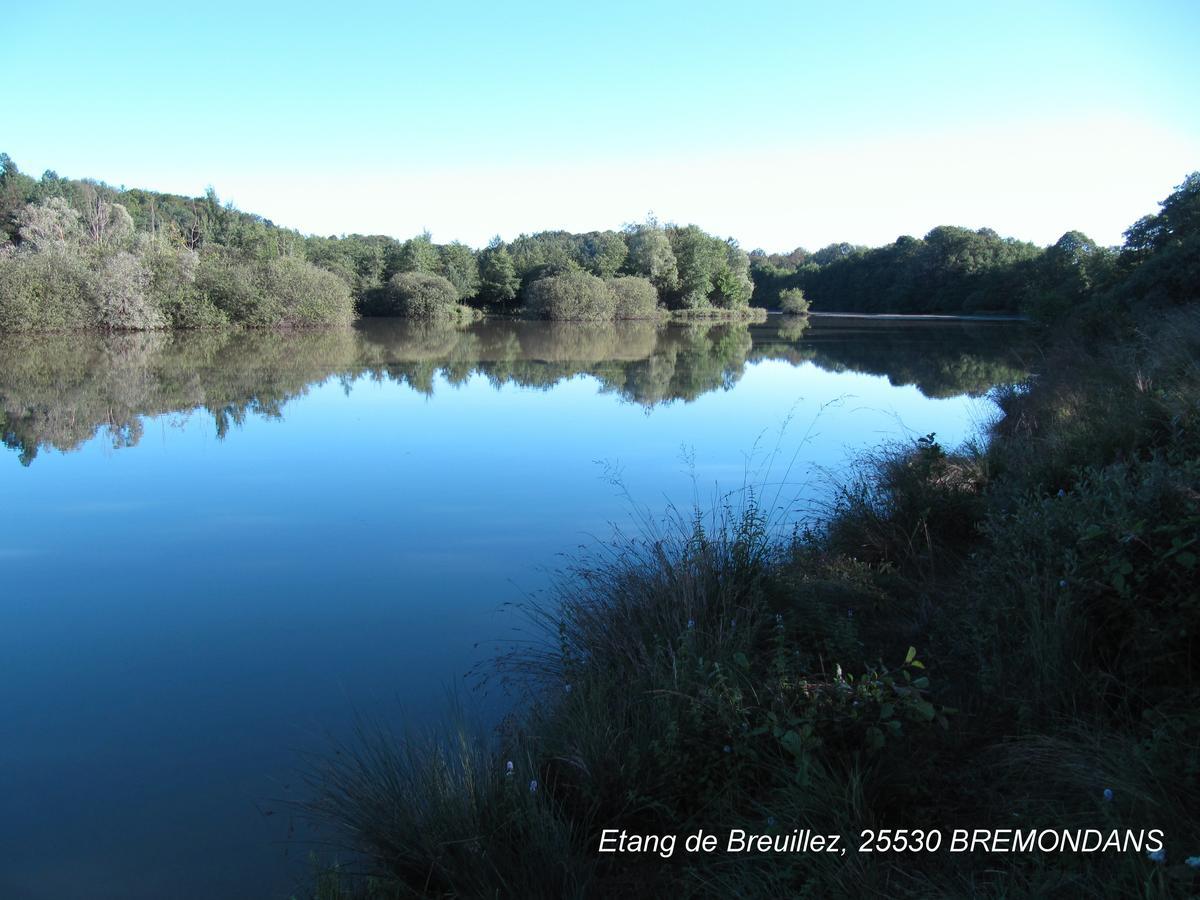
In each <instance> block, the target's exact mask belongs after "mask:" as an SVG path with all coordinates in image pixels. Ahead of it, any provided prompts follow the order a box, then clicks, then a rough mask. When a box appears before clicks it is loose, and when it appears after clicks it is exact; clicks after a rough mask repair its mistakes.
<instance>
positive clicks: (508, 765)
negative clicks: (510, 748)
mask: <svg viewBox="0 0 1200 900" xmlns="http://www.w3.org/2000/svg"><path fill="white" fill-rule="evenodd" d="M512 773H513V764H512V760H511V759H510V760H509V761H508V762H507V763H505V765H504V774H505V775H512Z"/></svg>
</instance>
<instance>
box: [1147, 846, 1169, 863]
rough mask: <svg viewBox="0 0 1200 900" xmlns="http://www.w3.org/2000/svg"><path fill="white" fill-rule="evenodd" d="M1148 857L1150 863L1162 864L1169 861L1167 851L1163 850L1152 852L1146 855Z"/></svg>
mask: <svg viewBox="0 0 1200 900" xmlns="http://www.w3.org/2000/svg"><path fill="white" fill-rule="evenodd" d="M1146 856H1148V857H1149V858H1150V862H1156V863H1160V862H1166V861H1167V851H1166V850H1161V849H1160V850H1150V851H1148V852H1147V853H1146Z"/></svg>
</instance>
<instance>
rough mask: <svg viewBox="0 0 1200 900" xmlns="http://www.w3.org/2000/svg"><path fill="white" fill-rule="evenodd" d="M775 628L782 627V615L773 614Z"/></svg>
mask: <svg viewBox="0 0 1200 900" xmlns="http://www.w3.org/2000/svg"><path fill="white" fill-rule="evenodd" d="M775 627H776V628H782V627H783V613H775Z"/></svg>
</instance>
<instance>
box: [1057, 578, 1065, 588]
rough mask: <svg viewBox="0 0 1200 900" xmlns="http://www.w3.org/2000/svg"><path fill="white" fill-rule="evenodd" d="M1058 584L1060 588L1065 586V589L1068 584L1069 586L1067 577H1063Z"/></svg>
mask: <svg viewBox="0 0 1200 900" xmlns="http://www.w3.org/2000/svg"><path fill="white" fill-rule="evenodd" d="M1058 586H1059V587H1060V588H1064V589H1065V588H1066V586H1067V579H1065V578H1064V579H1062V580H1061V581H1059V583H1058Z"/></svg>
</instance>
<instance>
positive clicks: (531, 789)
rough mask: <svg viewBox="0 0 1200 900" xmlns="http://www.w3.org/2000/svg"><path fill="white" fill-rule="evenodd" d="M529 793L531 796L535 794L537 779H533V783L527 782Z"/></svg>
mask: <svg viewBox="0 0 1200 900" xmlns="http://www.w3.org/2000/svg"><path fill="white" fill-rule="evenodd" d="M529 793H531V794H536V793H537V779H536V778H535V779H533V781H531V782H529Z"/></svg>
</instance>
